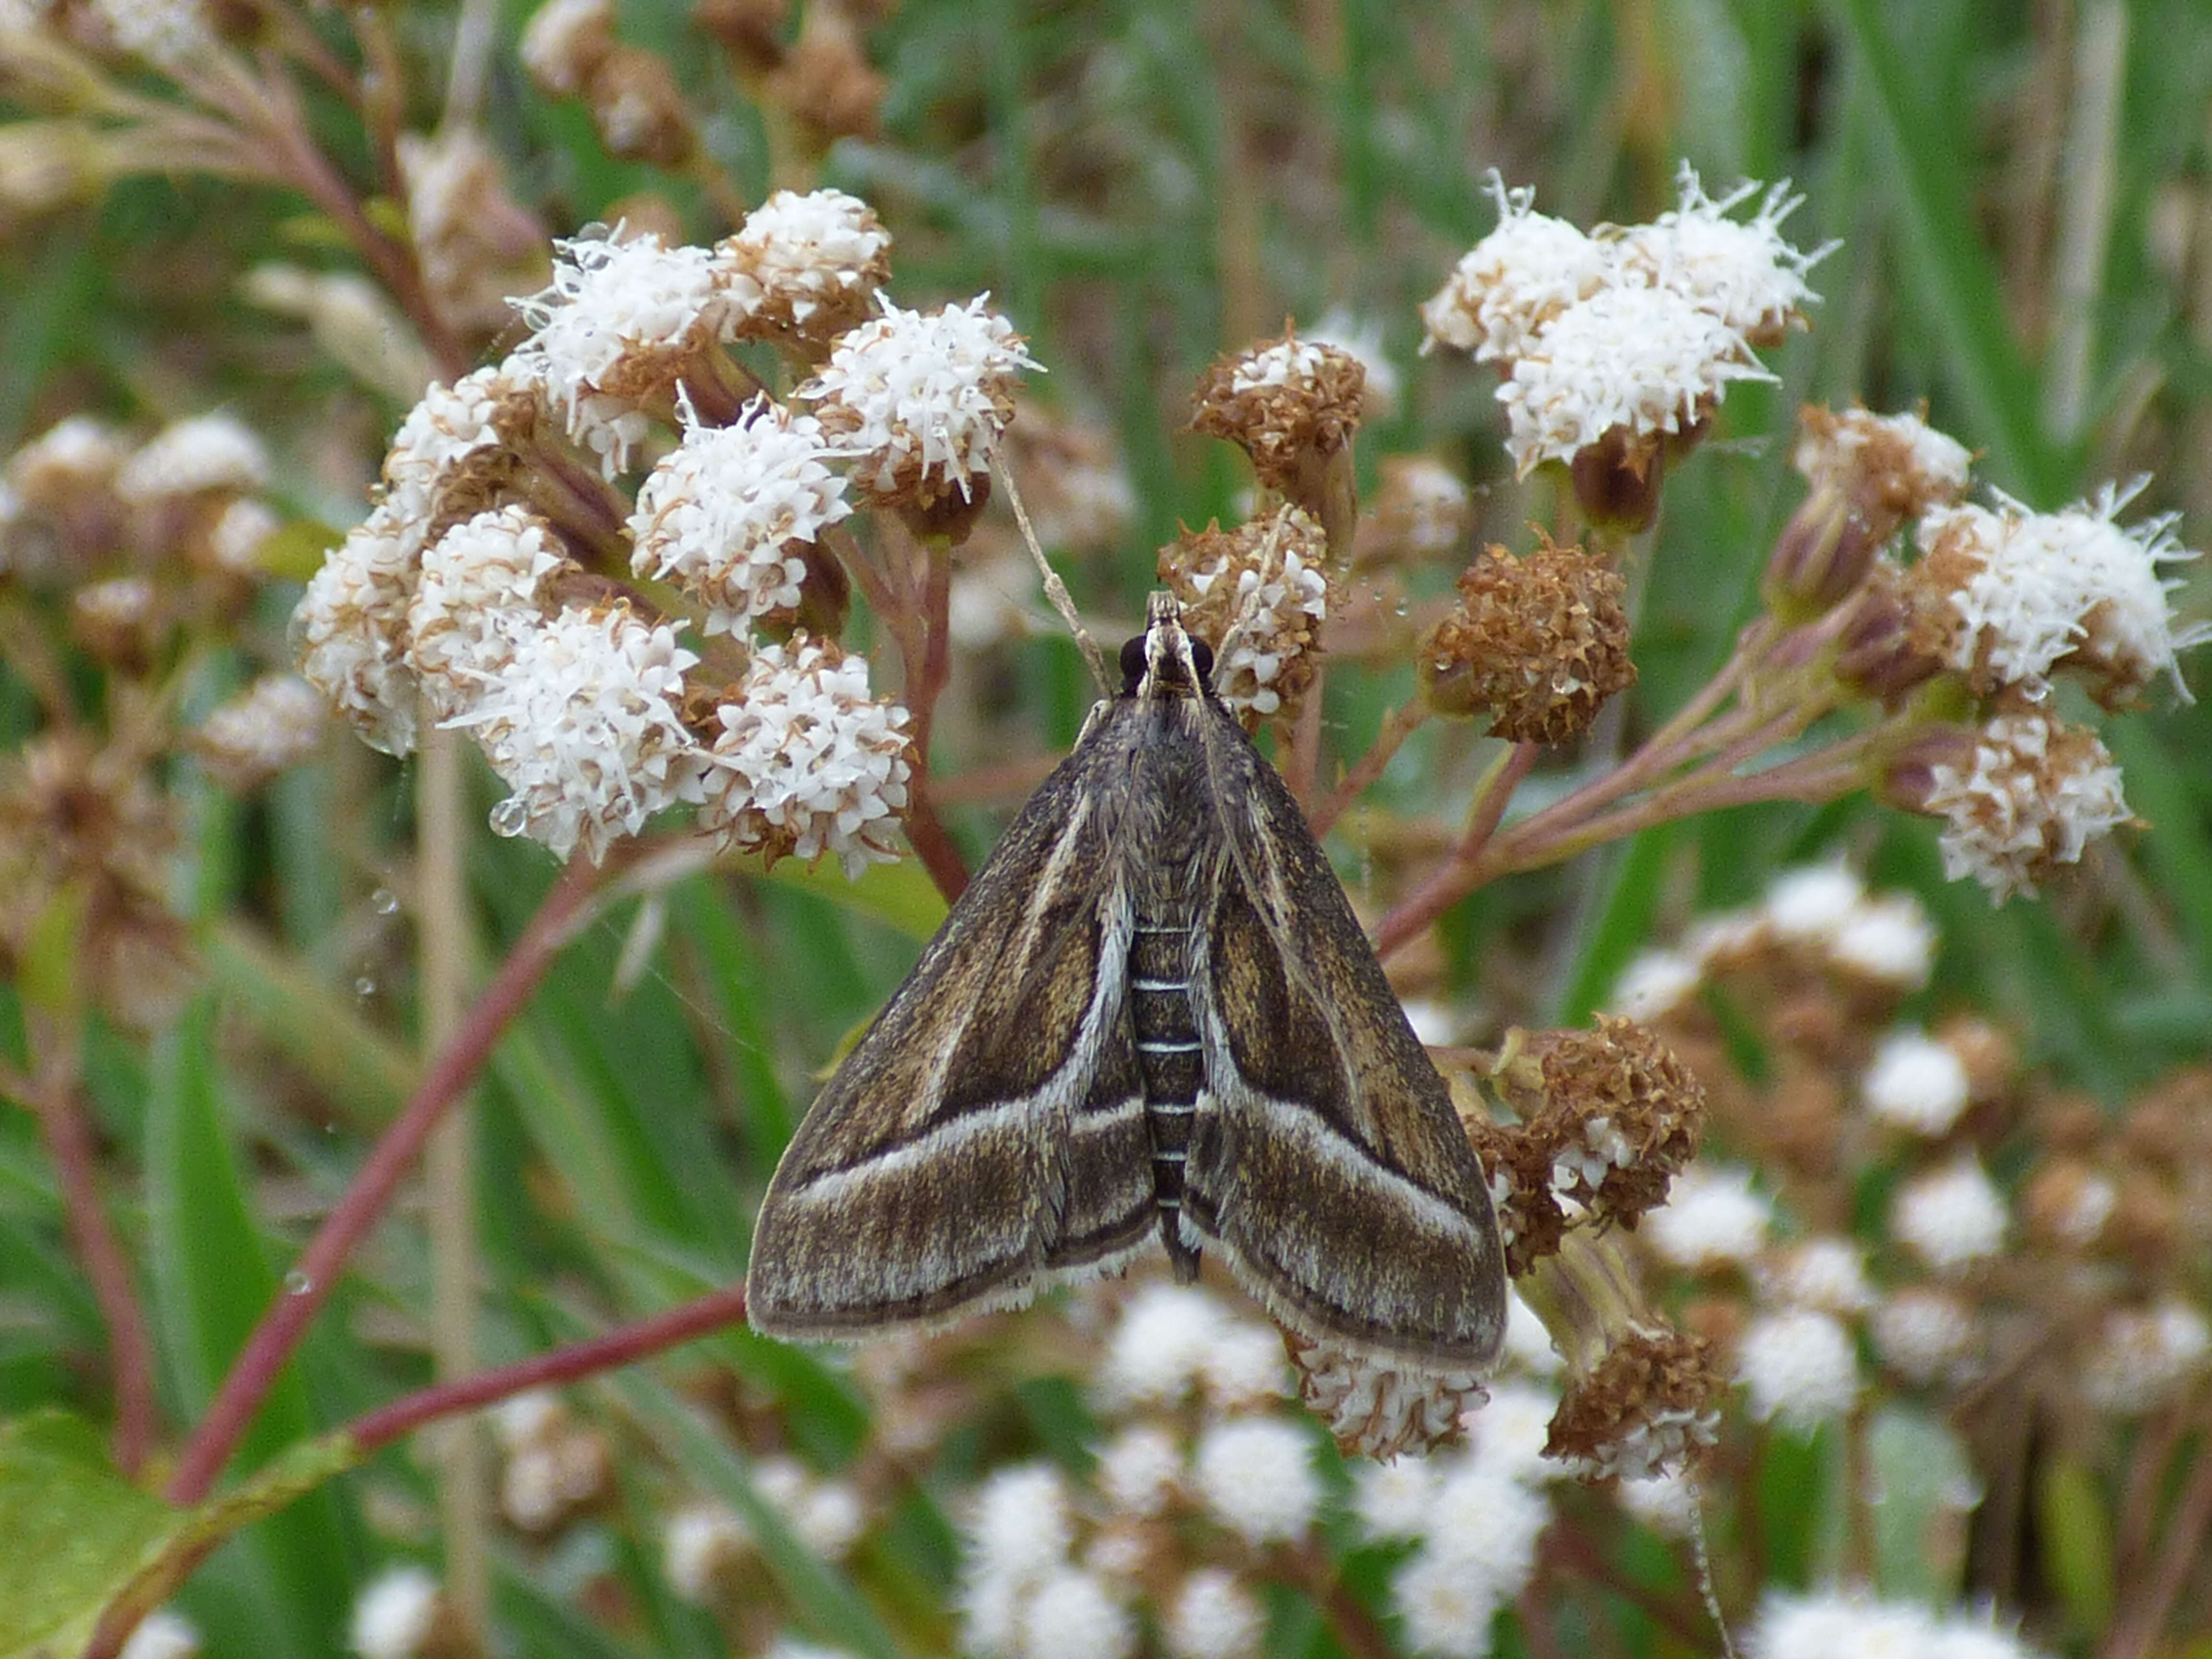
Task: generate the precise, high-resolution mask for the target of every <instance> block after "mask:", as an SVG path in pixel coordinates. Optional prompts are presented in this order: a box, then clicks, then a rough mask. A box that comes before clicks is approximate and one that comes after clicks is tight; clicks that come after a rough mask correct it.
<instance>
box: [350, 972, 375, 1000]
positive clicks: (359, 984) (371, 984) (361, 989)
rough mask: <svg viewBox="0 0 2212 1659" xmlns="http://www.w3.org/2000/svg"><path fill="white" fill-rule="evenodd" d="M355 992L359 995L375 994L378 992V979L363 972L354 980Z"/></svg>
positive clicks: (370, 995)
mask: <svg viewBox="0 0 2212 1659" xmlns="http://www.w3.org/2000/svg"><path fill="white" fill-rule="evenodd" d="M353 994H355V995H356V996H357V997H373V996H374V995H375V994H376V981H375V980H374V979H373V978H371V977H370V976H369V975H367V974H363V975H362V976H361V977H360V978H359V979H357V980H356V981H354V982H353Z"/></svg>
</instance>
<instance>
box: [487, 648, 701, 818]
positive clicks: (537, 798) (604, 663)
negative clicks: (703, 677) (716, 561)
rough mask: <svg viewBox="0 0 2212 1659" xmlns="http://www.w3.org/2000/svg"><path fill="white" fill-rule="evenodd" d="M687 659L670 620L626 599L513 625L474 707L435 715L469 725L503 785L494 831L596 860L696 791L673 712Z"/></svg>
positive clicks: (689, 752)
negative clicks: (653, 620) (501, 659)
mask: <svg viewBox="0 0 2212 1659" xmlns="http://www.w3.org/2000/svg"><path fill="white" fill-rule="evenodd" d="M698 660H699V659H698V658H697V656H696V654H695V653H691V652H690V651H686V650H684V648H683V647H680V646H678V644H677V643H676V630H675V629H673V628H671V627H670V626H668V625H667V624H666V623H661V624H659V625H658V626H655V625H653V624H650V623H646V622H643V621H641V620H640V619H639V618H638V617H636V616H635V614H633V613H632V612H631V611H629V608H628V607H627V606H625V605H617V606H616V607H614V608H613V609H611V610H609V611H587V610H583V609H580V608H577V607H574V606H571V607H568V608H565V609H563V610H562V611H561V613H560V614H559V615H558V616H556V617H553V618H552V619H551V620H550V622H546V623H543V624H541V625H539V626H536V627H533V628H531V629H526V630H524V631H522V632H520V634H519V635H517V636H516V638H515V640H514V642H513V654H512V656H511V657H510V658H509V659H508V660H507V662H506V664H505V665H503V666H502V667H501V669H500V670H499V671H497V672H496V673H495V674H494V675H493V676H491V677H490V678H489V679H488V680H487V682H486V684H484V685H483V689H482V690H481V691H480V692H479V693H478V694H477V697H476V699H475V702H474V703H473V705H472V706H471V707H470V708H467V709H465V710H464V711H463V712H462V713H460V714H457V715H454V716H453V717H452V718H451V719H449V720H447V722H446V724H447V725H449V726H465V727H469V728H472V729H473V730H474V732H475V734H476V738H477V742H478V743H479V744H482V745H483V751H484V755H485V757H486V758H487V759H489V761H490V762H491V766H492V769H493V770H494V771H495V772H497V773H498V774H499V775H500V777H501V780H502V781H504V782H505V783H506V784H507V787H508V788H509V789H511V790H512V791H513V793H512V794H510V795H509V796H508V797H507V799H505V800H503V801H501V803H500V804H499V805H497V806H496V807H495V808H493V810H492V817H491V825H492V828H493V829H494V830H495V831H496V832H497V833H499V834H501V835H502V836H519V835H527V836H530V837H531V838H532V840H535V841H538V842H543V843H544V845H545V846H546V847H548V848H550V849H551V850H552V852H553V853H554V854H555V855H556V857H559V858H562V859H565V858H567V857H568V854H569V853H570V852H571V851H573V850H575V849H578V848H580V849H581V850H582V851H583V854H584V855H585V856H586V858H588V859H591V860H593V861H594V862H596V861H598V860H599V859H601V858H604V857H605V854H606V850H607V848H608V847H609V846H611V844H612V843H613V842H614V841H615V839H616V838H617V837H618V836H634V835H635V834H636V833H637V832H638V831H639V830H641V829H643V828H644V827H645V823H646V820H647V819H648V818H650V817H652V816H653V814H654V813H655V812H657V811H660V810H661V809H662V808H663V807H665V806H670V805H674V804H675V803H676V802H678V801H681V800H696V799H698V798H699V793H700V775H701V772H702V766H703V758H702V754H701V751H700V749H699V745H698V744H697V743H696V742H695V741H694V740H693V738H692V737H691V734H690V732H688V731H686V730H685V729H684V723H683V721H682V720H680V719H678V707H679V705H680V703H681V701H682V698H683V696H684V670H685V669H687V668H690V667H691V666H692V665H694V664H696V662H697V661H698Z"/></svg>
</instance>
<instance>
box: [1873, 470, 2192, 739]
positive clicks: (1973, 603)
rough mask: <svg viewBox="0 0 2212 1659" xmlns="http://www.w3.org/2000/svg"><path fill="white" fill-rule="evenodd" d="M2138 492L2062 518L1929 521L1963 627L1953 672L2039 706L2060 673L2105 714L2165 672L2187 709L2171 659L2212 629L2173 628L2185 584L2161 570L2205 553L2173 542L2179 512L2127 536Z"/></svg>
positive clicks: (1940, 515)
mask: <svg viewBox="0 0 2212 1659" xmlns="http://www.w3.org/2000/svg"><path fill="white" fill-rule="evenodd" d="M2141 488H2142V481H2140V480H2138V481H2137V482H2136V483H2135V484H2134V485H2132V486H2130V487H2129V488H2127V489H2115V488H2113V487H2112V485H2109V484H2107V485H2106V487H2105V488H2104V489H2103V490H2102V491H2101V492H2100V493H2099V495H2097V496H2096V497H2095V499H2093V500H2092V501H2083V502H2079V503H2077V504H2075V506H2072V507H2066V508H2064V509H2063V510H2062V511H2060V512H2057V513H2031V512H2029V511H2028V510H2027V508H2025V507H2021V506H2020V505H2019V504H2018V503H2017V502H2013V501H2003V502H2002V503H2001V504H2000V506H1999V507H1997V508H1996V510H1995V511H1991V510H1990V509H1989V508H1986V507H1973V506H1961V507H1950V508H1944V509H1938V510H1936V511H1934V512H1931V513H1928V514H1927V515H1926V516H1925V517H1923V519H1922V520H1921V521H1920V526H1919V529H1918V531H1917V540H1918V542H1919V545H1920V548H1921V550H1922V552H1923V555H1924V556H1925V557H1926V559H1927V561H1928V564H1927V568H1929V570H1931V571H1940V572H1941V573H1942V580H1943V582H1944V586H1945V592H1944V598H1945V599H1946V600H1947V601H1948V605H1949V606H1950V609H1951V611H1952V613H1953V614H1954V617H1955V618H1956V627H1955V629H1954V631H1953V634H1952V637H1951V641H1950V648H1949V662H1950V665H1951V666H1952V667H1953V668H1954V669H1957V670H1959V671H1960V672H1962V673H1966V674H1968V675H1970V676H1972V677H1973V678H1974V680H1975V682H1976V684H1977V686H1978V688H1981V689H1991V688H1995V687H2000V686H2002V687H2008V688H2011V689H2013V690H2016V691H2018V692H2019V693H2020V694H2021V695H2022V696H2026V697H2027V698H2028V699H2030V700H2032V701H2038V702H2039V701H2041V700H2042V699H2043V698H2044V697H2045V696H2047V695H2048V692H2049V689H2050V677H2051V674H2053V673H2054V672H2057V671H2060V670H2062V669H2071V670H2074V671H2078V672H2080V673H2082V674H2083V675H2085V676H2086V677H2087V678H2088V679H2089V681H2090V684H2091V685H2092V687H2093V689H2094V690H2095V691H2096V693H2097V695H2098V696H2099V698H2100V700H2101V701H2102V702H2105V703H2106V706H2107V707H2119V706H2121V705H2124V704H2125V703H2127V702H2131V701H2133V700H2134V699H2135V698H2136V696H2139V695H2140V694H2141V693H2142V690H2144V689H2145V688H2146V687H2148V684H2150V682H2151V680H2152V679H2153V678H2154V677H2156V676H2157V675H2160V674H2165V675H2166V676H2167V678H2169V679H2170V680H2171V681H2172V684H2173V688H2174V691H2175V695H2176V696H2180V697H2182V698H2183V699H2185V700H2186V698H2187V697H2188V695H2189V692H2188V688H2187V687H2186V686H2185V684H2183V683H2182V679H2181V671H2180V669H2179V665H2178V664H2177V663H2176V661H2175V653H2176V652H2177V651H2179V650H2185V649H2187V648H2188V647H2191V646H2193V645H2198V644H2201V643H2203V641H2206V640H2208V639H2212V623H2196V624H2193V625H2191V626H2188V627H2185V628H2179V629H2177V628H2176V627H2175V625H2174V619H2173V614H2172V608H2171V605H2170V604H2169V598H2170V595H2171V594H2172V591H2173V590H2174V589H2175V588H2177V587H2179V586H2180V585H2181V584H2180V580H2179V578H2178V577H2172V576H2166V575H2164V574H2161V567H2162V566H2165V565H2169V564H2173V563H2177V562H2182V561H2185V560H2188V559H2193V558H2195V557H2197V554H2196V552H2195V551H2194V550H2191V549H2189V548H2185V547H2183V546H2182V545H2181V544H2180V543H2179V541H2178V540H2176V538H2175V537H2174V534H2173V526H2174V522H2175V520H2174V518H2173V516H2172V515H2171V514H2168V515H2165V516H2162V517H2159V518H2154V519H2150V520H2146V521H2144V522H2143V523H2142V524H2139V525H2136V526H2134V528H2132V529H2128V530H2124V529H2122V528H2121V527H2120V526H2119V525H2118V522H2117V521H2116V520H2117V517H2118V513H2119V512H2120V510H2121V509H2122V508H2123V507H2125V506H2126V505H2127V503H2128V502H2129V501H2130V500H2132V499H2133V497H2134V496H2135V495H2136V492H2137V491H2138V490H2139V489H2141Z"/></svg>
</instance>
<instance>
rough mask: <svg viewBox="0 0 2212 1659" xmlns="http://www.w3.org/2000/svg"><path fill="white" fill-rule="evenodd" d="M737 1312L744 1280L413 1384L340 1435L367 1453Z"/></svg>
mask: <svg viewBox="0 0 2212 1659" xmlns="http://www.w3.org/2000/svg"><path fill="white" fill-rule="evenodd" d="M744 1317H745V1287H744V1285H743V1284H736V1285H727V1286H725V1287H724V1288H723V1289H721V1290H719V1291H712V1292H710V1293H709V1294H708V1295H706V1296H702V1297H700V1298H699V1299H698V1300H697V1301H696V1302H687V1303H685V1304H683V1306H681V1307H678V1308H671V1309H670V1310H668V1311H667V1312H666V1313H661V1314H655V1315H654V1316H653V1317H652V1318H650V1319H644V1320H640V1321H639V1322H637V1323H636V1324H635V1325H625V1326H623V1328H621V1329H620V1330H614V1331H609V1332H608V1333H607V1334H605V1336H598V1337H593V1338H592V1340H590V1341H588V1342H579V1343H576V1344H575V1345H574V1346H570V1347H566V1348H556V1349H555V1350H554V1351H553V1352H551V1353H543V1354H539V1355H538V1357H537V1358H534V1359H524V1360H520V1361H518V1362H516V1363H515V1364H512V1365H501V1366H498V1367H495V1369H493V1370H488V1371H478V1372H477V1373H476V1375H474V1376H464V1377H459V1378H457V1379H456V1380H455V1381H453V1382H451V1383H438V1384H436V1385H435V1387H432V1388H428V1389H417V1390H416V1392H415V1393H413V1394H410V1395H404V1396H403V1397H402V1398H400V1399H398V1400H395V1401H392V1403H391V1404H390V1405H388V1406H380V1407H377V1408H376V1409H375V1410H374V1411H373V1412H370V1413H367V1414H366V1415H365V1416H362V1417H358V1418H356V1419H354V1422H353V1425H352V1426H351V1427H349V1429H347V1430H346V1431H345V1432H346V1433H347V1434H348V1435H349V1437H351V1438H352V1440H353V1443H354V1444H355V1445H356V1446H358V1447H359V1448H360V1449H362V1451H363V1452H373V1451H374V1450H376V1449H378V1448H380V1447H381V1446H386V1445H389V1444H390V1443H392V1442H393V1441H394V1440H397V1439H398V1438H399V1437H400V1436H402V1435H404V1434H411V1433H413V1432H414V1431H416V1429H419V1428H421V1427H422V1425H424V1424H426V1423H435V1422H436V1421H437V1420H438V1419H440V1418H442V1417H453V1416H457V1415H459V1413H463V1412H472V1411H475V1410H477V1408H478V1407H483V1406H489V1405H490V1404H491V1403H492V1402H493V1401H498V1400H505V1399H507V1398H508V1397H509V1396H510V1395H518V1394H520V1393H522V1392H523V1391H524V1390H525V1389H538V1388H545V1387H548V1386H550V1385H551V1384H553V1383H573V1382H574V1381H575V1380H576V1379H577V1378H578V1377H580V1376H595V1375H597V1374H598V1373H599V1372H600V1371H611V1370H615V1369H616V1368H617V1367H618V1366H623V1365H628V1364H635V1362H636V1361H638V1360H641V1359H647V1358H651V1357H652V1356H653V1355H654V1354H657V1353H660V1352H665V1350H667V1349H669V1348H673V1347H678V1346H681V1345H682V1344H684V1343H686V1342H690V1341H692V1340H696V1338H699V1337H702V1336H706V1335H709V1334H712V1333H714V1332H715V1331H719V1330H721V1329H724V1328H726V1327H728V1326H731V1325H738V1324H743V1323H744Z"/></svg>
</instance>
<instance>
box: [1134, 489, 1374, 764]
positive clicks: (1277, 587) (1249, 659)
mask: <svg viewBox="0 0 2212 1659" xmlns="http://www.w3.org/2000/svg"><path fill="white" fill-rule="evenodd" d="M1157 568H1158V572H1159V579H1160V580H1161V581H1163V582H1164V583H1165V584H1166V585H1167V586H1169V587H1170V588H1171V589H1173V590H1174V592H1175V596H1176V598H1177V599H1180V600H1182V617H1183V626H1184V627H1185V628H1187V629H1190V631H1191V632H1192V633H1193V634H1194V635H1197V636H1198V637H1199V638H1200V639H1202V640H1205V641H1206V642H1207V643H1208V644H1209V645H1211V646H1212V647H1213V650H1214V663H1213V689H1214V691H1215V693H1216V694H1217V695H1218V696H1219V697H1220V698H1221V700H1222V701H1223V702H1225V703H1227V704H1228V705H1229V707H1230V708H1231V711H1232V712H1233V713H1235V714H1237V715H1238V716H1239V717H1240V718H1242V719H1243V720H1244V722H1245V724H1246V726H1248V727H1249V726H1257V725H1258V724H1259V722H1260V721H1261V720H1263V719H1266V718H1267V717H1268V716H1271V715H1275V714H1280V715H1282V716H1283V717H1285V719H1290V718H1294V717H1295V716H1296V715H1297V711H1298V706H1299V704H1300V702H1302V700H1303V699H1304V696H1305V694H1306V691H1307V690H1308V689H1309V688H1310V686H1311V685H1312V684H1313V677H1314V665H1315V663H1316V659H1317V658H1318V655H1319V653H1320V649H1321V627H1322V622H1323V620H1324V619H1325V618H1326V617H1328V615H1329V613H1330V611H1332V609H1334V597H1335V595H1334V586H1333V584H1332V583H1331V581H1330V580H1329V576H1328V544H1327V541H1326V538H1324V537H1323V536H1322V529H1321V526H1320V525H1318V524H1316V522H1315V521H1314V520H1313V519H1312V518H1310V516H1308V515H1307V514H1306V513H1303V512H1301V511H1300V510H1299V509H1298V508H1297V507H1285V508H1284V509H1283V510H1282V511H1281V512H1279V513H1275V514H1273V516H1271V517H1269V518H1266V519H1255V520H1252V521H1251V522H1249V524H1243V525H1239V526H1237V528H1236V529H1234V530H1224V529H1222V528H1221V527H1220V526H1218V525H1209V526H1206V528H1205V529H1204V530H1200V531H1189V530H1186V531H1185V532H1183V533H1182V535H1180V536H1178V537H1177V538H1176V539H1175V540H1174V541H1172V542H1170V543H1169V544H1167V545H1166V546H1165V547H1164V548H1162V549H1161V550H1160V554H1159V561H1158V567H1157ZM1232 630H1233V634H1234V637H1231V634H1232ZM1225 646H1226V649H1225V648H1224V647H1225Z"/></svg>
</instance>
